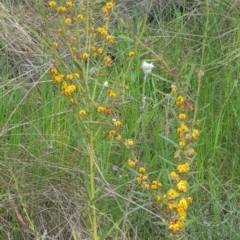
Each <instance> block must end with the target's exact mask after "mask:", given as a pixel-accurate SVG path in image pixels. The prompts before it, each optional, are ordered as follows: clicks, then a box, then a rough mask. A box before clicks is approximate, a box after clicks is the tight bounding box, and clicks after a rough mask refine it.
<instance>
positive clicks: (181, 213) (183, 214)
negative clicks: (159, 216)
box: [177, 208, 187, 220]
mask: <svg viewBox="0 0 240 240" xmlns="http://www.w3.org/2000/svg"><path fill="white" fill-rule="evenodd" d="M177 212H178V217H179V218H180V219H181V220H184V219H186V217H187V213H186V211H185V210H184V209H182V208H177Z"/></svg>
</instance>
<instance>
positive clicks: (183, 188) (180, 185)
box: [177, 180, 188, 192]
mask: <svg viewBox="0 0 240 240" xmlns="http://www.w3.org/2000/svg"><path fill="white" fill-rule="evenodd" d="M187 187H188V183H187V181H185V180H180V181H179V183H178V184H177V189H178V190H179V191H181V192H186V191H187Z"/></svg>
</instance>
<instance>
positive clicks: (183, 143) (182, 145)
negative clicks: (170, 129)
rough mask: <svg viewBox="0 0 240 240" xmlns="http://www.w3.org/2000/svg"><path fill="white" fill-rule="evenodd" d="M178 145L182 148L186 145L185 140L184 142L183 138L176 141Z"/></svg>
mask: <svg viewBox="0 0 240 240" xmlns="http://www.w3.org/2000/svg"><path fill="white" fill-rule="evenodd" d="M178 145H179V147H181V148H183V147H185V145H186V142H184V141H183V140H180V141H179V143H178Z"/></svg>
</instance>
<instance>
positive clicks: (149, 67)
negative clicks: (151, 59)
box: [141, 61, 154, 74]
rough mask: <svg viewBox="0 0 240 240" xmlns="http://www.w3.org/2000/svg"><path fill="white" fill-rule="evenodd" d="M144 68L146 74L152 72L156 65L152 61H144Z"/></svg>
mask: <svg viewBox="0 0 240 240" xmlns="http://www.w3.org/2000/svg"><path fill="white" fill-rule="evenodd" d="M141 67H142V70H143V72H144V73H145V74H148V73H151V71H152V69H153V68H154V65H153V64H152V63H147V62H145V61H143V62H142V66H141Z"/></svg>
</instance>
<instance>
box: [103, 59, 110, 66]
mask: <svg viewBox="0 0 240 240" xmlns="http://www.w3.org/2000/svg"><path fill="white" fill-rule="evenodd" d="M104 60H105V64H106V65H107V66H111V65H112V59H111V58H110V57H105V58H104Z"/></svg>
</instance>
